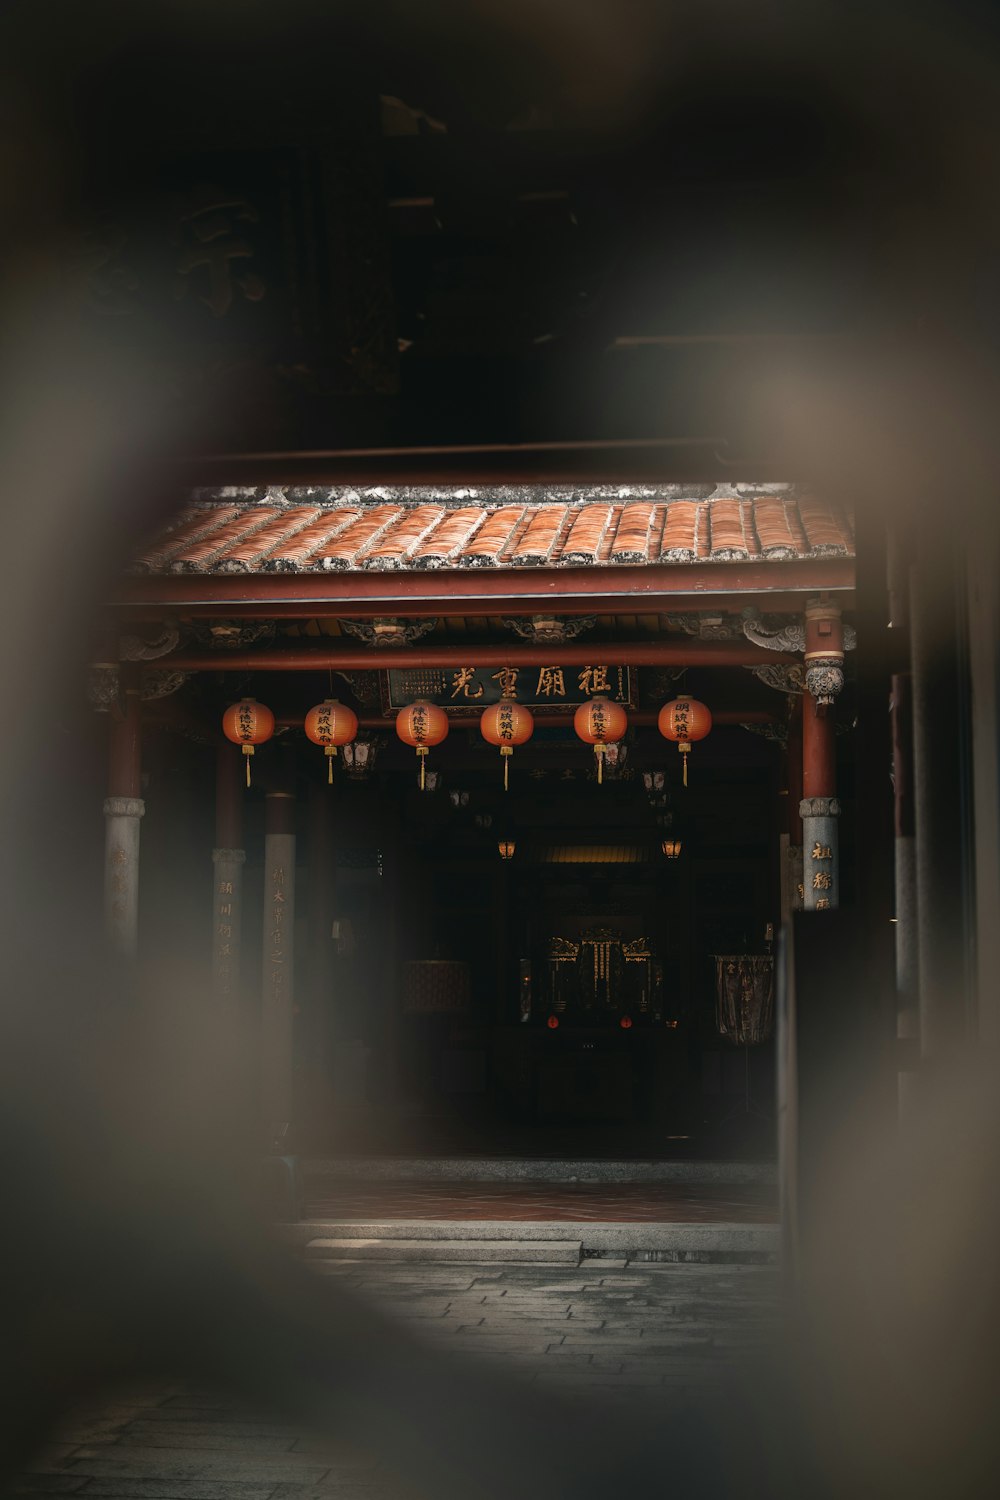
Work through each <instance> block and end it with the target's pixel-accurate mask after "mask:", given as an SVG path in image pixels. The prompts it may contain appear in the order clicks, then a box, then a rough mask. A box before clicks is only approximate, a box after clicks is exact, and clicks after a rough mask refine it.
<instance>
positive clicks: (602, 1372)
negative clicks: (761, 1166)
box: [11, 1260, 778, 1500]
mask: <svg viewBox="0 0 1000 1500" xmlns="http://www.w3.org/2000/svg"><path fill="white" fill-rule="evenodd" d="M321 1274H324V1275H331V1276H335V1277H337V1278H338V1280H339V1281H340V1282H341V1284H343V1285H347V1286H350V1287H352V1288H354V1289H356V1290H357V1292H358V1293H359V1294H360V1295H362V1296H363V1297H367V1298H369V1299H371V1300H372V1301H373V1302H374V1303H375V1304H376V1305H377V1306H379V1307H380V1308H381V1309H383V1310H384V1311H387V1312H389V1313H391V1314H392V1315H394V1316H396V1317H398V1318H399V1319H400V1320H401V1321H402V1322H403V1323H404V1324H406V1325H408V1326H410V1327H411V1328H413V1329H415V1330H418V1331H419V1333H420V1334H421V1335H423V1336H424V1337H425V1338H426V1339H427V1341H428V1342H429V1343H430V1344H432V1345H433V1347H434V1348H435V1349H444V1350H446V1351H452V1352H453V1353H454V1354H456V1355H461V1356H464V1357H465V1358H466V1359H467V1360H468V1359H472V1360H474V1361H482V1362H483V1363H484V1364H485V1365H486V1366H487V1367H488V1368H491V1369H503V1370H504V1371H509V1372H512V1373H514V1374H515V1375H516V1376H517V1377H519V1378H520V1379H522V1380H524V1381H527V1382H530V1383H531V1384H532V1386H533V1388H535V1389H537V1390H538V1391H539V1392H541V1391H551V1392H554V1393H561V1394H562V1395H564V1396H572V1395H591V1396H594V1397H597V1398H599V1400H600V1402H601V1404H602V1406H606V1405H607V1404H608V1403H610V1404H611V1406H612V1407H614V1405H615V1404H616V1403H627V1404H629V1405H631V1406H633V1407H634V1404H635V1402H636V1401H637V1400H642V1399H643V1398H650V1399H652V1400H653V1401H654V1402H659V1401H662V1402H671V1401H674V1400H676V1399H677V1397H678V1395H679V1393H680V1391H682V1390H689V1391H691V1390H693V1391H696V1392H697V1391H698V1390H699V1389H705V1388H708V1387H710V1386H711V1385H712V1383H713V1381H714V1380H716V1379H717V1378H719V1377H721V1376H722V1375H724V1374H731V1373H732V1372H733V1371H734V1369H737V1368H738V1367H739V1365H740V1363H741V1362H742V1360H743V1359H744V1358H746V1357H747V1356H749V1355H750V1354H751V1353H752V1352H754V1351H756V1350H758V1349H760V1348H761V1347H762V1346H764V1345H766V1343H767V1342H768V1341H769V1339H770V1337H771V1336H772V1334H773V1332H774V1330H775V1324H776V1314H777V1305H778V1294H777V1277H776V1272H775V1271H774V1269H773V1268H771V1267H758V1266H702V1265H643V1264H633V1265H628V1266H624V1265H621V1264H620V1263H618V1264H615V1263H609V1262H607V1261H600V1260H593V1261H584V1263H583V1264H582V1265H581V1266H579V1267H552V1266H530V1267H528V1266H505V1267H502V1268H501V1267H490V1266H486V1267H483V1266H478V1267H477V1266H474V1265H441V1266H415V1265H414V1266H407V1265H403V1264H389V1265H386V1264H379V1263H371V1264H366V1263H364V1262H343V1263H339V1264H333V1265H327V1266H324V1267H323V1269H322V1272H321ZM11 1493H16V1494H22V1495H24V1494H36V1495H57V1494H58V1495H68V1494H74V1495H80V1496H81V1497H82V1500H89V1497H94V1500H97V1497H101V1496H104V1497H109V1500H396V1497H397V1496H398V1495H399V1493H400V1492H399V1490H398V1487H396V1486H394V1484H393V1483H392V1482H390V1479H389V1476H388V1475H387V1474H386V1473H385V1472H384V1471H383V1470H381V1469H380V1468H379V1466H378V1464H377V1462H376V1460H375V1458H374V1457H373V1456H372V1455H369V1454H365V1453H360V1452H356V1451H353V1450H351V1449H350V1448H349V1447H347V1446H345V1445H344V1444H343V1443H339V1444H338V1443H331V1442H328V1441H327V1442H325V1441H322V1440H320V1439H318V1438H317V1437H316V1436H315V1435H309V1434H304V1433H303V1432H301V1431H299V1430H297V1429H296V1428H295V1427H293V1426H291V1425H289V1424H288V1423H287V1422H286V1421H284V1420H274V1419H273V1417H270V1416H268V1415H267V1414H263V1413H252V1412H249V1411H246V1410H242V1409H240V1408H239V1407H238V1406H237V1405H236V1404H235V1403H234V1402H233V1401H232V1400H230V1399H229V1398H228V1397H226V1396H225V1395H224V1394H219V1393H217V1392H204V1391H199V1390H195V1389H191V1388H186V1387H185V1386H184V1385H182V1384H178V1383H170V1382H167V1381H164V1382H163V1383H161V1384H157V1385H154V1386H152V1387H146V1388H144V1389H141V1390H137V1389H132V1390H129V1391H126V1392H120V1393H118V1394H117V1395H116V1396H115V1397H114V1398H107V1399H103V1400H96V1399H95V1400H93V1401H91V1402H89V1403H88V1404H87V1406H86V1407H84V1408H81V1409H80V1410H79V1411H78V1412H77V1413H76V1414H75V1415H74V1416H73V1417H72V1418H71V1419H70V1420H69V1421H68V1422H67V1423H66V1424H65V1426H64V1428H63V1430H62V1431H60V1432H59V1434H58V1435H57V1439H55V1440H53V1442H52V1443H51V1444H50V1445H49V1447H48V1448H47V1449H46V1451H45V1452H43V1453H41V1454H39V1455H38V1457H37V1458H36V1460H35V1461H34V1463H33V1464H32V1465H31V1466H30V1470H29V1471H28V1472H26V1473H25V1474H24V1475H23V1476H22V1477H21V1479H20V1481H19V1482H18V1483H17V1484H16V1485H15V1487H14V1488H13V1490H12V1491H11Z"/></svg>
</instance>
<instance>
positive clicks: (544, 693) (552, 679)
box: [535, 667, 566, 698]
mask: <svg viewBox="0 0 1000 1500" xmlns="http://www.w3.org/2000/svg"><path fill="white" fill-rule="evenodd" d="M535 694H536V696H537V697H539V698H565V696H566V681H565V678H564V676H563V669H562V667H539V669H538V686H537V687H536V689H535Z"/></svg>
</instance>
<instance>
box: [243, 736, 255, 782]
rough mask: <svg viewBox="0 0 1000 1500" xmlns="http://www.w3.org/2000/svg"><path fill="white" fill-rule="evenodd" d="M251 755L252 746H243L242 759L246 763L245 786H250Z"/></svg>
mask: <svg viewBox="0 0 1000 1500" xmlns="http://www.w3.org/2000/svg"><path fill="white" fill-rule="evenodd" d="M252 754H253V746H252V745H244V746H243V757H244V759H245V760H246V763H247V786H249V785H250V757H251V755H252Z"/></svg>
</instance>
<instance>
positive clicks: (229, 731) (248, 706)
mask: <svg viewBox="0 0 1000 1500" xmlns="http://www.w3.org/2000/svg"><path fill="white" fill-rule="evenodd" d="M222 732H223V734H224V735H225V736H226V739H227V740H232V742H233V744H234V745H242V746H243V754H244V756H245V757H246V763H247V786H249V785H250V757H251V756H252V755H253V753H254V749H255V748H256V746H257V745H263V744H264V742H265V741H266V740H269V739H270V738H271V736H272V734H273V733H274V714H273V713H272V712H271V710H270V709H269V708H266V707H265V706H264V704H263V703H258V702H257V700H256V698H241V699H240V701H239V703H231V704H230V705H229V707H228V708H227V709H226V711H225V713H224V714H223V715H222Z"/></svg>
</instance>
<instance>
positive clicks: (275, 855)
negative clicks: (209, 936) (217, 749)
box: [260, 791, 295, 1136]
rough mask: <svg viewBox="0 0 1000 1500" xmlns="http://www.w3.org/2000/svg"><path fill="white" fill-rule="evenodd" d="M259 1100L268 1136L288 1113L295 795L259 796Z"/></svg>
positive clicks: (290, 1068)
mask: <svg viewBox="0 0 1000 1500" xmlns="http://www.w3.org/2000/svg"><path fill="white" fill-rule="evenodd" d="M263 926H264V943H263V955H262V973H261V1024H260V1046H261V1103H262V1107H263V1118H264V1123H265V1125H266V1127H267V1130H268V1132H269V1135H271V1136H273V1135H274V1133H275V1132H276V1131H277V1129H278V1127H279V1126H281V1125H283V1124H286V1123H288V1122H289V1121H290V1120H291V1117H292V1063H293V1056H292V1046H293V1029H294V995H295V798H294V796H293V794H292V793H291V792H279V791H272V792H268V793H267V796H266V797H265V799H264V923H263Z"/></svg>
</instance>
